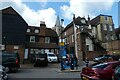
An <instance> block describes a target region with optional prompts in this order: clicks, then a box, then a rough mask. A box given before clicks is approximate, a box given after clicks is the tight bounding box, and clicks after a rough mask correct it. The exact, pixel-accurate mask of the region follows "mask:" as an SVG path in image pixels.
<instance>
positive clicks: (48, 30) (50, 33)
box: [27, 26, 58, 37]
mask: <svg viewBox="0 0 120 80" xmlns="http://www.w3.org/2000/svg"><path fill="white" fill-rule="evenodd" d="M28 28H30V29H32V30H34V29H39V30H41V29H42V30H41V31H43V29H44V30H45V33H44V34H41V32H40V33H34V31H33V32H28V33H27V34H28V35H39V36H50V37H58V35H57V33H56V32H55V31H54V30H52V29H51V28H43V27H36V26H28ZM43 32H44V31H43Z"/></svg>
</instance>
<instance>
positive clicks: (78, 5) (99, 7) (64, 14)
mask: <svg viewBox="0 0 120 80" xmlns="http://www.w3.org/2000/svg"><path fill="white" fill-rule="evenodd" d="M9 6H11V7H13V9H15V10H16V11H17V12H18V13H19V14H20V15H21V16H22V17H23V19H24V20H25V21H26V22H27V23H28V25H30V26H37V27H39V25H40V21H45V23H46V26H47V27H48V28H52V27H54V25H55V22H56V17H57V16H59V17H60V19H64V22H63V26H64V27H65V26H66V25H68V24H69V23H70V22H71V21H72V18H73V14H75V17H78V16H80V17H85V18H87V16H88V15H89V16H90V18H91V19H93V18H94V17H96V16H98V15H100V14H104V15H111V16H112V17H113V21H114V24H115V28H117V27H118V21H120V20H118V12H119V11H118V9H120V8H118V1H117V0H89V1H88V0H3V1H2V3H0V10H1V9H4V8H7V7H9Z"/></svg>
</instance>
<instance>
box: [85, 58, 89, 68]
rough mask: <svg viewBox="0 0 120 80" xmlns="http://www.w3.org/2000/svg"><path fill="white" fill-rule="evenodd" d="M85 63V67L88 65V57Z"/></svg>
mask: <svg viewBox="0 0 120 80" xmlns="http://www.w3.org/2000/svg"><path fill="white" fill-rule="evenodd" d="M85 65H86V67H88V66H89V60H88V59H86V60H85Z"/></svg>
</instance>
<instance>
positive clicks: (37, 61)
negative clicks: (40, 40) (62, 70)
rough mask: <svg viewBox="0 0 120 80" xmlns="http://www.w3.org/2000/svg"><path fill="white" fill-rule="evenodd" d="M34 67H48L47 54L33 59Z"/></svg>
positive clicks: (38, 55) (35, 56)
mask: <svg viewBox="0 0 120 80" xmlns="http://www.w3.org/2000/svg"><path fill="white" fill-rule="evenodd" d="M33 65H34V67H36V66H48V60H47V54H46V53H45V54H35V55H34V57H33Z"/></svg>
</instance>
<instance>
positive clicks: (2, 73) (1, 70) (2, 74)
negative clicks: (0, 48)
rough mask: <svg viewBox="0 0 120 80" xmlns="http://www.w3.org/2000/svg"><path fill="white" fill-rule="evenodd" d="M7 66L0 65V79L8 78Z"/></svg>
mask: <svg viewBox="0 0 120 80" xmlns="http://www.w3.org/2000/svg"><path fill="white" fill-rule="evenodd" d="M6 72H7V71H6V68H5V67H4V66H2V65H0V80H7V79H8V74H7V73H6Z"/></svg>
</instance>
